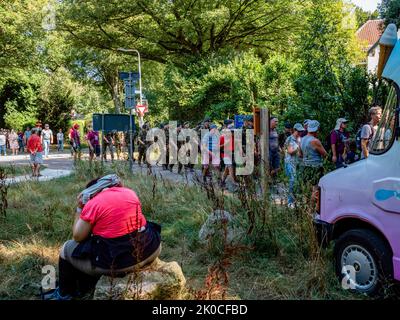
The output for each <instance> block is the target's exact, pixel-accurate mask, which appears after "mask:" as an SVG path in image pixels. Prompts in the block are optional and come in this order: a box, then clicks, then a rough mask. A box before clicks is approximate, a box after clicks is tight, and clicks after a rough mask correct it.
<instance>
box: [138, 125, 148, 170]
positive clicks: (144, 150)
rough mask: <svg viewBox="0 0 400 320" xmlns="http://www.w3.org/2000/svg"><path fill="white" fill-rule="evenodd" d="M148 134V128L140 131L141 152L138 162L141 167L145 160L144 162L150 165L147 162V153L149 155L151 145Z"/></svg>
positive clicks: (139, 147) (139, 148)
mask: <svg viewBox="0 0 400 320" xmlns="http://www.w3.org/2000/svg"><path fill="white" fill-rule="evenodd" d="M147 132H148V130H147V128H146V127H144V128H142V129H140V131H139V137H138V138H139V139H138V151H139V159H138V162H139V165H141V164H142V160H143V162H146V163H147V165H149V163H148V162H147V160H146V153H147V150H148V148H149V146H150V145H151V142H149V141H147V140H146V138H147Z"/></svg>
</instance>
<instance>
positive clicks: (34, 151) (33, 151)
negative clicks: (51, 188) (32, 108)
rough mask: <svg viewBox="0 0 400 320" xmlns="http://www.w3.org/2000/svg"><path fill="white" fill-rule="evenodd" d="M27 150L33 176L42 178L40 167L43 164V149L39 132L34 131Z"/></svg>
mask: <svg viewBox="0 0 400 320" xmlns="http://www.w3.org/2000/svg"><path fill="white" fill-rule="evenodd" d="M27 149H28V152H29V154H30V158H31V163H32V176H33V177H40V165H41V164H42V163H43V147H42V142H41V141H40V137H39V136H38V130H37V129H35V128H34V129H32V134H31V136H30V137H29V139H28V143H27Z"/></svg>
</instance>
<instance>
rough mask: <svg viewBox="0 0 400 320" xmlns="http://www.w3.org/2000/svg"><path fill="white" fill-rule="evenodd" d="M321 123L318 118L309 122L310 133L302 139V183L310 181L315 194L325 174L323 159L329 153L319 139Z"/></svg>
mask: <svg viewBox="0 0 400 320" xmlns="http://www.w3.org/2000/svg"><path fill="white" fill-rule="evenodd" d="M319 129H320V123H319V122H318V121H316V120H310V121H309V122H308V134H307V135H306V136H305V137H304V138H302V139H301V143H300V157H301V158H302V159H303V161H302V167H301V168H302V173H301V183H302V184H304V183H310V184H311V186H312V187H313V194H314V195H315V192H316V191H317V185H318V182H319V179H321V177H322V176H323V175H324V168H323V159H324V158H325V157H326V156H327V155H328V153H327V152H326V150H325V148H324V146H323V145H322V143H321V141H320V140H319V139H318V131H319Z"/></svg>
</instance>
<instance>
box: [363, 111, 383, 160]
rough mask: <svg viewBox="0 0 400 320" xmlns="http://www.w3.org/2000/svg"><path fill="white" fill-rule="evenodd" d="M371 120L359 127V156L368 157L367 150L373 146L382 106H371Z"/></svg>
mask: <svg viewBox="0 0 400 320" xmlns="http://www.w3.org/2000/svg"><path fill="white" fill-rule="evenodd" d="M369 115H370V117H371V121H370V122H369V123H367V124H365V125H364V126H363V127H362V129H361V150H362V153H361V158H362V159H366V158H368V157H369V151H370V150H371V149H373V148H374V146H373V145H372V144H373V141H374V140H375V136H376V133H377V131H378V124H379V122H380V121H381V119H382V108H381V107H380V106H375V107H372V108H371V109H370V110H369Z"/></svg>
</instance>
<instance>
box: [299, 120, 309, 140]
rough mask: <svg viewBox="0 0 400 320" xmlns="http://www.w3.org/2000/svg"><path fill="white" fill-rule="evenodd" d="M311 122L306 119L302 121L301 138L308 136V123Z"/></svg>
mask: <svg viewBox="0 0 400 320" xmlns="http://www.w3.org/2000/svg"><path fill="white" fill-rule="evenodd" d="M309 121H311V120H310V119H306V120H304V121H303V127H304V131H303V132H302V133H301V138H303V137H305V136H306V135H307V134H308V122H309Z"/></svg>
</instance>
